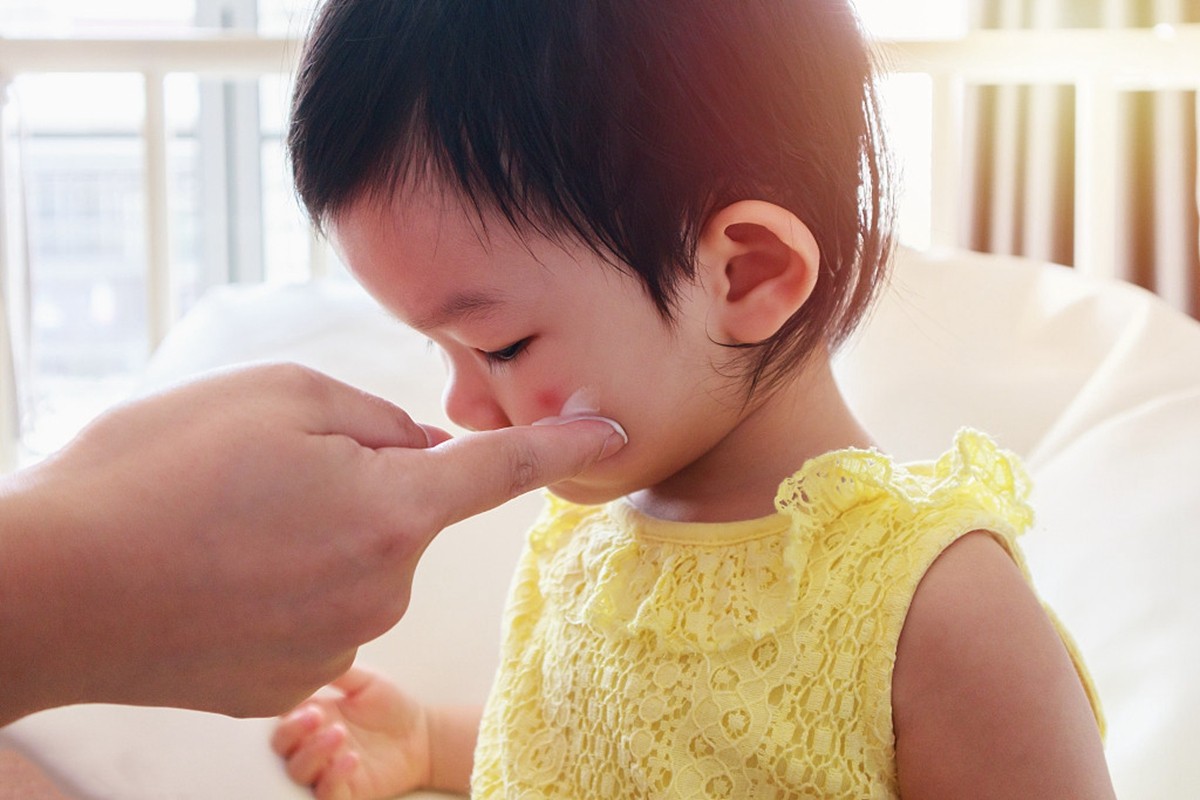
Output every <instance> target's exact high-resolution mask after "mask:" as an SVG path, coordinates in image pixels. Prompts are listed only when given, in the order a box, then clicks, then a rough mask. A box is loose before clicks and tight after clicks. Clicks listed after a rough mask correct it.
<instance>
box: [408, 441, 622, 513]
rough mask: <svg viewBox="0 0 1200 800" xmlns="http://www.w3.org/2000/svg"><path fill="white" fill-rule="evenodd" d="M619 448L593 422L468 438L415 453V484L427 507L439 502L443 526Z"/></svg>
mask: <svg viewBox="0 0 1200 800" xmlns="http://www.w3.org/2000/svg"><path fill="white" fill-rule="evenodd" d="M624 445H625V437H624V436H623V435H622V434H621V433H618V432H617V428H616V427H615V426H614V425H613V424H611V423H609V422H607V421H605V420H602V419H596V418H589V419H579V420H572V421H564V422H561V423H558V424H554V425H538V426H523V427H514V428H504V429H501V430H496V431H487V432H483V433H473V434H469V435H466V436H461V437H459V438H457V439H453V440H451V441H448V442H444V443H443V444H440V445H438V446H437V447H434V448H432V449H430V450H427V451H425V452H423V453H421V456H422V458H421V459H420V461H421V463H422V465H423V467H424V469H423V470H422V473H421V476H420V479H421V480H422V482H423V483H424V484H425V485H426V486H427V487H428V492H427V495H426V496H428V497H429V498H430V502H431V503H441V505H442V507H441V508H440V509H439V511H440V516H441V520H442V522H441V526H440V527H445V526H447V525H451V524H453V523H455V522H459V521H460V520H464V519H466V518H467V517H472V516H474V515H476V514H480V513H482V512H484V511H487V510H488V509H491V508H495V507H496V506H498V505H501V504H502V503H505V502H507V501H509V500H511V499H512V498H514V497H517V496H518V495H522V494H524V493H525V492H528V491H530V490H531V489H536V488H539V487H542V486H546V485H548V484H551V483H557V482H559V481H563V480H567V479H568V478H573V477H574V476H576V475H578V474H579V473H580V472H582V471H583V470H585V469H587V468H588V467H590V466H592V465H593V464H595V463H596V462H597V461H600V460H601V459H603V458H607V457H608V456H611V455H612V454H613V453H615V452H616V451H617V450H619V449H621V447H623V446H624Z"/></svg>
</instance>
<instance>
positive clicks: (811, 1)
mask: <svg viewBox="0 0 1200 800" xmlns="http://www.w3.org/2000/svg"><path fill="white" fill-rule="evenodd" d="M288 148H289V152H290V156H291V163H292V169H293V173H294V177H295V183H296V187H297V191H298V192H299V195H300V198H301V201H302V202H303V203H304V205H305V207H306V208H307V210H308V212H309V215H310V216H311V218H312V220H313V222H314V223H315V224H316V225H317V226H318V227H324V226H325V225H326V224H327V223H328V222H330V221H331V220H336V218H337V216H338V214H339V213H341V212H343V211H345V210H346V209H347V208H348V207H349V206H350V205H351V204H352V203H354V202H355V201H357V200H359V199H360V198H361V197H363V196H364V195H366V194H375V195H378V196H379V197H380V198H390V197H393V196H395V194H396V193H397V192H400V191H403V190H404V188H405V187H406V186H407V185H409V182H411V181H413V180H416V179H418V178H419V177H420V176H423V175H426V174H428V171H429V170H432V171H433V174H435V175H437V176H439V177H440V178H442V179H445V180H447V181H449V183H450V185H452V186H455V187H456V188H457V189H458V190H460V191H461V192H462V193H463V194H464V196H465V197H466V198H468V200H469V202H471V203H472V204H473V205H474V207H475V208H476V209H477V210H478V211H479V212H480V213H481V214H482V213H483V212H484V211H486V210H490V211H493V212H499V213H500V214H502V215H503V217H504V218H506V219H507V220H508V222H509V223H511V224H512V225H513V226H514V227H515V228H516V229H518V230H521V229H526V228H529V227H531V228H532V229H533V230H536V231H539V232H541V233H544V234H548V235H564V234H566V235H572V236H575V237H578V238H579V239H581V240H582V241H583V242H584V243H585V244H586V245H588V246H589V247H590V248H592V249H593V250H594V251H595V252H597V253H599V254H601V255H602V256H604V257H606V258H609V259H610V260H613V261H614V263H615V264H616V265H617V266H618V267H620V268H621V269H624V270H626V271H629V272H631V273H632V274H636V275H637V276H638V277H639V278H640V279H641V281H642V282H643V284H644V285H645V287H646V291H647V292H648V294H649V296H650V298H651V299H652V300H653V302H654V303H655V304H656V305H657V307H658V309H659V310H660V312H661V313H662V314H663V315H664V316H665V317H666V318H668V319H669V318H670V317H671V315H672V306H673V301H674V298H675V296H676V290H677V288H678V287H679V286H680V283H681V281H684V280H687V279H690V278H692V277H694V275H693V273H694V259H695V255H696V248H697V241H698V239H699V236H700V233H701V230H702V229H703V226H704V223H705V222H706V221H707V220H708V219H709V218H710V216H711V215H712V214H713V213H714V212H715V211H717V210H719V209H720V208H723V207H724V206H726V205H728V204H730V203H732V202H735V201H737V200H745V199H758V200H766V201H769V202H772V203H775V204H777V205H779V206H782V207H784V208H786V209H788V210H790V211H791V212H792V213H794V214H795V215H796V216H797V217H798V218H799V219H801V220H802V221H804V222H805V224H807V225H808V226H809V228H810V229H811V230H812V232H813V234H814V236H815V238H816V241H817V244H818V246H819V247H820V250H821V262H822V263H821V276H820V278H819V279H818V281H817V284H816V288H815V290H814V293H813V295H812V297H810V299H809V300H808V302H806V303H805V305H804V306H803V307H802V308H801V310H800V311H799V312H798V313H797V314H796V315H794V316H793V318H792V319H790V320H789V321H788V322H787V323H786V325H785V326H784V327H783V328H782V329H781V330H780V331H779V332H778V333H777V334H776V335H774V336H772V337H771V338H770V339H768V340H767V341H765V342H763V343H761V344H760V345H758V346H757V350H756V354H755V356H754V357H753V358H752V359H751V360H750V362H748V372H749V375H748V377H749V383H750V386H751V387H752V388H753V387H755V386H761V385H769V384H772V383H774V382H775V381H776V380H778V379H779V378H781V377H783V376H785V375H786V374H787V373H788V372H789V371H790V370H791V369H793V368H794V367H795V365H796V364H798V363H800V362H801V361H803V359H804V358H805V357H806V356H807V355H808V354H810V353H811V352H813V351H814V349H815V348H816V347H817V346H818V345H820V344H821V343H828V344H830V345H831V346H836V345H837V344H839V343H840V342H841V341H842V340H843V339H844V338H845V337H846V336H847V335H848V334H849V333H850V332H851V331H852V330H853V328H854V327H855V325H856V324H857V323H858V321H859V320H860V318H861V317H862V316H863V314H864V313H865V311H866V309H867V308H868V307H869V305H870V302H871V300H872V298H873V296H874V294H875V290H876V288H877V287H878V286H879V284H880V283H882V280H883V277H884V274H885V272H886V267H887V262H888V260H889V258H890V255H891V249H892V234H891V217H892V205H893V204H892V202H891V197H890V193H889V192H890V188H889V182H888V179H887V178H888V169H887V165H888V160H887V157H886V151H885V149H884V147H883V142H882V132H881V129H880V123H879V115H878V107H877V100H876V95H875V87H874V78H873V69H872V63H871V56H870V52H869V49H868V47H867V45H866V43H865V40H864V37H863V34H862V32H861V29H860V27H859V24H858V20H857V18H856V16H855V14H854V12H853V10H852V9H851V8H850V5H849V3H848V2H847V1H846V0H327V2H326V3H325V5H324V6H323V7H322V8H321V10H320V11H319V13H318V16H317V18H316V21H315V23H314V26H313V30H312V32H311V34H310V36H309V40H308V43H307V45H306V48H305V52H304V55H303V57H302V60H301V65H300V70H299V73H298V76H297V82H296V88H295V94H294V98H293V106H292V117H291V124H290V129H289V131H288Z"/></svg>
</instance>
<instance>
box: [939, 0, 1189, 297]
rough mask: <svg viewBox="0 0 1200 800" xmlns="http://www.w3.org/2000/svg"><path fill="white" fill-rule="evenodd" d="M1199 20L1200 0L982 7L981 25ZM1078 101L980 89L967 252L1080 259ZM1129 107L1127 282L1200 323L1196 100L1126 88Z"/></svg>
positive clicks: (1119, 168) (1120, 264)
mask: <svg viewBox="0 0 1200 800" xmlns="http://www.w3.org/2000/svg"><path fill="white" fill-rule="evenodd" d="M1196 22H1200V0H972V19H971V24H972V25H973V26H974V27H976V28H1009V29H1011V28H1095V27H1108V28H1121V27H1153V26H1155V25H1158V24H1162V23H1196ZM1113 58H1120V53H1113ZM1074 101H1075V98H1074V90H1073V89H1072V87H1070V86H1063V87H1059V86H978V87H974V88H972V89H970V90H969V91H968V96H967V98H966V106H965V110H966V122H967V130H966V141H965V142H964V147H965V153H964V154H965V156H966V163H967V164H968V165H970V167H969V169H968V174H967V175H966V176H965V177H966V178H967V190H966V191H967V195H968V196H967V198H966V209H967V213H966V215H965V226H966V229H965V230H963V231H961V233H960V236H961V239H962V240H963V241H962V243H963V244H965V245H966V246H968V247H971V248H972V249H975V250H982V251H987V252H997V253H1007V254H1019V255H1027V256H1030V257H1033V258H1039V259H1045V260H1051V261H1056V262H1058V263H1062V264H1072V263H1073V262H1074V252H1075V231H1074V212H1075V196H1074V193H1075V180H1074V179H1075V175H1074V161H1075V158H1074V156H1075V152H1074V150H1075V112H1074V109H1075V104H1074ZM1118 103H1119V104H1118V110H1119V117H1120V127H1119V130H1118V134H1117V136H1118V147H1117V151H1118V154H1119V155H1118V163H1115V164H1113V165H1112V168H1113V170H1114V171H1115V177H1116V180H1117V185H1118V186H1121V187H1122V188H1123V191H1122V192H1121V194H1120V197H1119V199H1118V203H1119V209H1118V212H1119V213H1118V215H1117V217H1118V219H1119V223H1118V230H1116V231H1114V242H1115V247H1116V253H1115V256H1116V258H1115V260H1116V262H1117V272H1118V275H1119V276H1120V277H1123V278H1125V279H1127V280H1130V281H1133V282H1135V283H1137V284H1140V285H1141V286H1144V287H1146V288H1147V289H1150V290H1151V291H1154V292H1157V293H1158V294H1160V295H1162V296H1163V297H1164V298H1165V299H1166V300H1167V301H1168V302H1169V303H1171V304H1172V305H1173V306H1175V307H1177V308H1179V309H1180V310H1182V311H1184V312H1186V313H1189V314H1192V315H1193V316H1196V317H1200V213H1198V211H1197V208H1198V203H1200V197H1198V189H1197V165H1196V161H1197V135H1196V129H1197V100H1196V92H1194V91H1191V92H1183V91H1154V92H1124V93H1122V95H1121V97H1120V100H1119V101H1118Z"/></svg>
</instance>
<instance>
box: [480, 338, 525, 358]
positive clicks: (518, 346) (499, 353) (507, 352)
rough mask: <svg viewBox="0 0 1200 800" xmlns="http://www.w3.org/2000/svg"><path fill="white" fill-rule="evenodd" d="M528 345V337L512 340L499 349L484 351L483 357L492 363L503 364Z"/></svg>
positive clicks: (515, 356)
mask: <svg viewBox="0 0 1200 800" xmlns="http://www.w3.org/2000/svg"><path fill="white" fill-rule="evenodd" d="M528 346H529V339H528V338H526V339H521V340H520V341H518V342H513V343H512V344H510V345H509V346H508V347H504V348H501V349H500V350H491V351H484V353H483V357H484V358H486V359H487V360H488V361H491V362H494V363H499V364H505V363H508V362H510V361H513V360H515V359H516V358H517V356H519V355H521V353H522V352H524V350H525V348H526V347H528Z"/></svg>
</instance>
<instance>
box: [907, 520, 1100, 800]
mask: <svg viewBox="0 0 1200 800" xmlns="http://www.w3.org/2000/svg"><path fill="white" fill-rule="evenodd" d="M892 711H893V719H894V724H895V731H896V760H897V764H898V770H899V780H900V793H901V795H902V796H904V797H905V798H952V797H975V798H1028V797H1040V798H1067V797H1070V798H1112V797H1113V796H1114V795H1113V789H1112V783H1111V780H1110V778H1109V775H1108V769H1107V766H1106V764H1105V761H1104V752H1103V748H1102V743H1101V739H1100V732H1099V728H1098V726H1097V723H1096V720H1095V718H1094V716H1093V714H1092V710H1091V705H1090V703H1089V702H1088V698H1087V695H1086V693H1085V691H1084V688H1083V685H1082V683H1081V681H1080V678H1079V675H1078V673H1077V672H1076V670H1075V667H1074V664H1073V663H1072V661H1071V658H1070V656H1069V654H1068V652H1067V649H1066V647H1065V646H1064V644H1063V642H1062V639H1061V638H1060V637H1059V635H1058V632H1057V630H1056V629H1055V627H1054V625H1053V624H1052V623H1051V621H1050V619H1049V617H1048V615H1047V614H1046V612H1045V610H1044V609H1043V608H1042V606H1041V603H1040V602H1039V601H1038V599H1037V597H1036V596H1035V595H1034V593H1033V591H1032V590H1031V589H1030V587H1029V585H1028V583H1026V581H1025V579H1024V577H1023V576H1022V575H1021V573H1020V571H1019V570H1018V568H1017V566H1016V564H1014V563H1013V561H1012V559H1011V558H1010V557H1009V555H1008V554H1007V553H1006V552H1005V551H1004V550H1003V548H1002V547H1001V546H1000V545H999V544H998V543H997V542H996V541H995V540H994V539H993V538H992V536H991V535H990V534H988V533H986V532H983V531H976V532H974V533H970V534H968V535H966V536H964V537H963V538H962V539H960V540H959V541H958V542H956V543H955V544H953V545H951V546H950V547H949V548H947V550H946V551H945V552H944V553H943V554H942V555H941V556H940V557H939V558H938V560H937V561H936V562H934V564H933V566H932V567H931V568H930V569H929V572H928V573H927V574H926V575H925V577H924V579H923V580H922V582H921V585H920V586H919V587H918V589H917V593H916V596H915V597H914V598H913V603H912V606H911V607H910V609H909V612H908V617H907V619H906V621H905V624H904V630H903V633H902V634H901V637H900V645H899V649H898V652H897V657H896V667H895V673H894V676H893V682H892Z"/></svg>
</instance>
